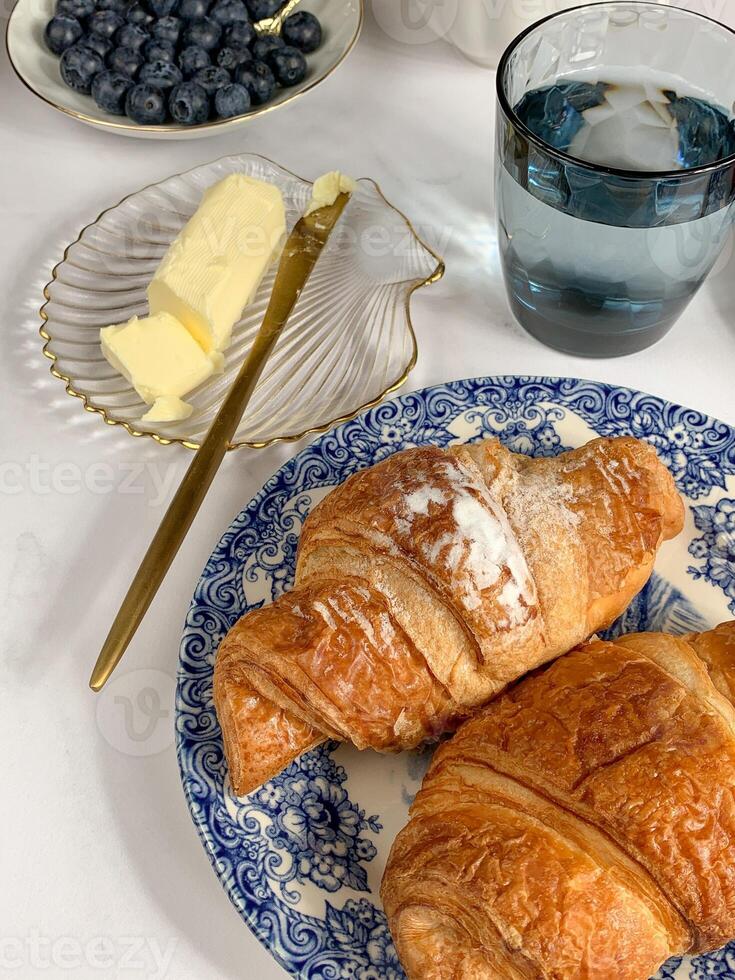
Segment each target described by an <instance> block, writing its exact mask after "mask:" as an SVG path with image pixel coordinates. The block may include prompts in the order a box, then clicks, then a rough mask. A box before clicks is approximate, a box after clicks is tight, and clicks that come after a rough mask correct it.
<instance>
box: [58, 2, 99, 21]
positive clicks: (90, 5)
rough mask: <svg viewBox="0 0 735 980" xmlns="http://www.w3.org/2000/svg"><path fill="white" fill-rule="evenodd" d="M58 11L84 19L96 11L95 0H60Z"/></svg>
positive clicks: (67, 15)
mask: <svg viewBox="0 0 735 980" xmlns="http://www.w3.org/2000/svg"><path fill="white" fill-rule="evenodd" d="M56 13H57V14H64V15H65V16H66V17H76V19H77V20H84V18H85V17H89V15H90V14H93V13H94V0H58V3H57V4H56Z"/></svg>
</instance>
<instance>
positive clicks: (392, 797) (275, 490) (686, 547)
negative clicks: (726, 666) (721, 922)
mask: <svg viewBox="0 0 735 980" xmlns="http://www.w3.org/2000/svg"><path fill="white" fill-rule="evenodd" d="M493 435H494V436H498V437H499V438H500V439H502V441H503V442H504V443H505V444H506V445H507V446H508V447H509V448H510V449H512V450H514V451H515V452H521V453H526V454H529V455H544V456H551V455H555V454H556V453H559V452H562V451H563V450H564V449H568V448H570V447H572V446H577V445H581V444H583V443H584V442H586V441H588V440H589V439H592V438H594V437H595V436H597V435H608V436H615V435H634V436H636V437H638V438H641V439H645V440H646V441H648V442H650V443H651V444H652V445H654V446H655V447H656V449H657V451H658V452H659V454H660V456H661V457H662V458H663V459H664V461H665V462H666V463H667V465H668V466H669V467H670V469H671V471H672V473H673V475H674V478H675V480H676V482H677V486H678V487H679V490H680V491H681V492H682V494H683V495H684V497H685V502H686V504H687V509H688V514H689V519H688V521H687V527H686V530H685V531H684V534H682V535H681V536H680V538H679V539H677V541H675V542H672V543H670V544H669V545H667V547H666V549H664V551H663V552H662V553H661V556H660V560H659V562H658V565H657V571H656V573H655V575H654V576H653V578H652V579H651V582H650V583H649V584H648V586H647V587H646V589H645V590H644V591H643V592H642V593H641V595H640V596H638V597H637V598H636V599H635V600H634V602H633V603H632V604H631V606H630V608H629V609H628V610H627V611H626V613H625V614H624V616H623V617H621V620H619V621H618V623H617V624H616V625H615V626H614V627H613V629H612V631H611V632H612V633H613V634H614V633H619V632H625V631H632V630H637V629H667V630H671V631H672V632H676V633H684V632H687V631H689V630H696V629H702V628H706V627H707V626H708V625H714V624H715V623H717V622H721V621H723V620H725V619H727V618H728V617H729V616H730V615H731V613H732V612H735V429H733V428H731V427H730V426H728V425H726V424H725V423H724V422H719V421H717V420H715V419H710V418H708V417H707V416H705V415H702V414H701V413H699V412H696V411H693V410H691V409H687V408H682V407H681V406H678V405H673V404H671V403H669V402H666V401H663V400H662V399H659V398H656V397H654V396H652V395H647V394H644V393H641V392H635V391H631V390H629V389H626V388H620V387H615V386H610V385H605V384H598V383H595V382H590V381H583V380H576V379H571V378H567V379H556V378H529V377H521V378H518V377H498V378H480V379H472V380H467V381H457V382H453V383H450V384H446V385H438V386H436V387H432V388H427V389H424V390H423V391H418V392H413V393H411V394H406V395H403V396H401V397H400V398H396V399H394V400H393V401H390V402H387V403H385V404H383V405H380V406H379V407H377V408H374V409H372V410H371V411H370V412H367V413H366V414H365V415H363V416H360V417H359V418H357V419H354V420H353V421H351V422H347V423H345V424H344V425H341V426H340V427H339V428H337V429H335V430H333V431H331V432H329V433H327V434H326V435H323V436H321V437H320V438H318V439H316V440H315V441H314V442H313V443H312V444H311V445H309V446H308V447H307V448H306V449H304V450H302V451H301V452H300V453H299V454H298V455H297V456H295V457H294V458H293V459H292V460H291V461H290V462H289V463H287V464H286V465H285V466H284V467H283V468H282V469H281V470H279V472H278V473H276V474H275V475H274V476H273V477H271V479H270V480H269V481H268V482H267V483H266V485H265V486H264V487H263V489H262V490H261V491H260V493H259V494H258V495H257V496H256V497H254V498H253V500H252V501H251V502H250V503H249V504H248V505H247V507H245V509H244V510H243V511H242V512H241V513H240V514H239V515H238V517H236V518H235V520H234V521H233V523H232V525H231V526H230V528H229V529H228V530H227V531H226V532H225V534H224V535H223V537H222V539H221V540H220V542H219V544H218V546H217V548H216V549H215V551H214V553H213V554H212V556H211V558H210V559H209V561H208V563H207V565H206V568H205V569H204V572H203V574H202V577H201V579H200V581H199V583H198V585H197V588H196V591H195V593H194V598H193V600H192V604H191V607H190V609H189V613H188V616H187V620H186V625H185V629H184V635H183V638H182V643H181V654H180V665H179V682H178V694H177V720H176V724H177V736H178V754H179V764H180V769H181V776H182V781H183V785H184V790H185V793H186V796H187V799H188V802H189V807H190V810H191V814H192V818H193V820H194V823H195V825H196V827H197V830H198V832H199V835H200V837H201V839H202V842H203V844H204V847H205V849H206V850H207V853H208V854H209V857H210V860H211V861H212V864H213V867H214V870H215V872H216V873H217V875H218V876H219V878H220V879H221V881H222V883H223V885H224V887H225V889H226V891H227V893H228V895H229V897H230V899H231V900H232V902H233V904H234V905H235V907H236V908H237V910H238V911H239V913H240V915H241V916H242V917H243V919H244V920H245V921H246V922H247V924H248V925H249V927H250V928H251V929H252V930H253V932H254V933H255V935H256V936H257V937H258V939H259V940H260V941H261V943H263V945H264V946H265V947H266V948H267V949H268V950H269V951H270V952H271V954H272V955H273V957H274V958H275V959H276V960H277V962H278V963H279V964H280V965H281V966H282V967H283V968H284V969H285V970H286V971H287V972H289V973H290V974H292V975H293V976H298V977H300V978H314V980H316V978H319V980H322V978H325V980H326V978H330V980H331V978H345V980H346V978H355V980H401V978H402V977H403V973H402V970H401V967H400V963H399V962H398V958H397V956H396V951H395V948H394V946H393V943H392V941H391V938H390V933H389V932H388V929H387V925H386V920H385V916H384V915H383V912H382V909H381V907H380V898H379V894H378V892H379V887H380V878H381V875H382V871H383V867H384V866H385V861H386V858H387V855H388V851H389V850H390V845H391V843H392V840H393V838H394V836H395V834H396V833H397V831H398V830H399V829H400V827H401V826H402V825H403V824H404V823H405V820H406V815H407V811H408V807H409V805H410V802H411V800H412V798H413V795H414V794H415V792H416V790H417V788H418V786H419V785H420V782H421V777H422V774H423V772H424V771H425V768H426V765H427V763H428V759H429V754H430V753H429V752H415V753H406V754H404V755H402V756H380V755H377V754H376V753H370V752H365V753H358V752H356V751H355V750H354V749H352V748H350V747H347V746H340V745H337V744H336V743H333V742H330V743H325V744H324V745H322V746H320V747H318V748H317V749H314V750H312V751H311V752H308V753H306V754H305V755H304V756H302V757H301V758H300V759H298V760H296V761H295V762H294V763H292V764H291V765H290V766H289V767H288V768H287V769H286V770H285V771H284V772H283V773H281V774H280V775H278V776H277V777H276V778H275V779H272V780H270V781H269V782H268V783H266V784H265V785H264V786H263V787H261V789H259V790H257V791H256V792H255V793H253V794H251V796H249V797H246V798H242V799H237V798H236V797H234V796H233V794H232V791H231V788H230V786H229V782H228V779H227V768H226V764H225V760H224V753H223V749H222V742H221V738H220V732H219V727H218V724H217V718H216V714H215V711H214V706H213V702H212V668H213V664H214V658H215V654H216V649H217V645H218V644H219V642H220V640H221V639H222V637H223V636H224V634H225V633H226V632H227V630H228V629H229V628H230V626H232V625H233V624H234V623H235V622H236V621H237V619H238V618H239V617H240V616H241V615H242V614H243V613H244V612H246V611H247V610H248V609H251V608H255V607H257V606H259V605H262V604H264V603H268V602H271V601H272V600H273V599H274V598H276V597H277V596H278V595H280V594H281V593H282V592H283V590H284V589H286V588H288V587H289V586H290V584H291V582H292V581H293V574H294V569H295V561H296V545H297V542H298V536H299V531H300V529H301V526H302V525H303V522H304V520H305V519H306V516H307V515H308V513H309V510H310V509H311V507H313V506H314V504H315V503H317V502H318V500H320V499H321V498H322V497H323V496H324V495H325V493H327V492H328V490H329V488H330V487H333V486H334V485H335V484H337V483H339V482H341V481H342V480H344V479H345V478H346V477H347V476H349V475H350V474H351V473H354V472H355V471H356V470H358V469H360V468H362V467H365V466H369V465H372V464H373V463H376V462H378V461H379V460H381V459H384V458H386V457H387V456H389V455H391V454H392V453H394V452H397V451H399V450H402V449H406V448H409V447H410V446H415V445H421V444H425V443H428V442H431V443H435V444H438V445H449V444H451V443H455V442H467V441H471V440H475V439H480V438H483V437H488V436H493ZM693 560H694V562H695V564H692V561H693ZM660 977H661V978H669V980H674V978H675V980H704V978H705V977H706V978H718V980H725V978H732V980H735V944H733V945H732V946H731V947H728V948H727V949H726V950H723V951H721V952H719V953H717V954H714V955H711V956H707V957H698V958H696V959H693V960H691V959H684V960H671V961H670V962H669V963H667V964H666V966H665V967H664V968H663V970H662V971H661V973H660Z"/></svg>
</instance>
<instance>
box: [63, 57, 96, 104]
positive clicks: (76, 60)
mask: <svg viewBox="0 0 735 980" xmlns="http://www.w3.org/2000/svg"><path fill="white" fill-rule="evenodd" d="M104 67H105V63H104V62H103V60H102V58H100V56H99V55H98V54H97V52H96V51H93V50H92V49H91V48H85V47H83V46H81V47H80V46H77V45H74V47H73V48H67V49H66V51H65V52H64V53H63V54H62V56H61V77H62V78H63V79H64V81H65V82H66V84H67V85H68V86H69V88H73V89H74V91H75V92H82V93H83V94H84V95H89V92H90V89H91V88H92V79H93V78H94V76H95V75H97V74H99V72H101V71H102V69H103V68H104Z"/></svg>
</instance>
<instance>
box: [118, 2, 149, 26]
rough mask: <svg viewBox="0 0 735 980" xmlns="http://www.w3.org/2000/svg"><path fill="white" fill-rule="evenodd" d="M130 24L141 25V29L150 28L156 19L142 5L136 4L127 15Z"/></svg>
mask: <svg viewBox="0 0 735 980" xmlns="http://www.w3.org/2000/svg"><path fill="white" fill-rule="evenodd" d="M125 19H126V20H127V22H128V24H139V25H140V26H141V27H148V26H150V25H151V24H152V23H153V21H154V20H155V19H156V18H155V17H154V16H153V14H152V13H150V11H148V10H146V9H145V7H144V6H142V4H139V3H134V4H133V6H132V7H129V8H128V11H127V13H126V14H125Z"/></svg>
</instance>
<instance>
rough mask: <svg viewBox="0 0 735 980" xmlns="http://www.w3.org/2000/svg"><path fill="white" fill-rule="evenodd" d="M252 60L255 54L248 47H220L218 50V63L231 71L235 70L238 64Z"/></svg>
mask: <svg viewBox="0 0 735 980" xmlns="http://www.w3.org/2000/svg"><path fill="white" fill-rule="evenodd" d="M252 60H253V56H252V55H251V54H250V52H249V51H248V49H247V48H220V49H219V51H218V52H217V64H218V65H219V66H220V68H226V69H227V71H230V72H232V71H234V70H235V69H236V68H237V66H238V65H242V64H243V63H244V62H246V61H252Z"/></svg>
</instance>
